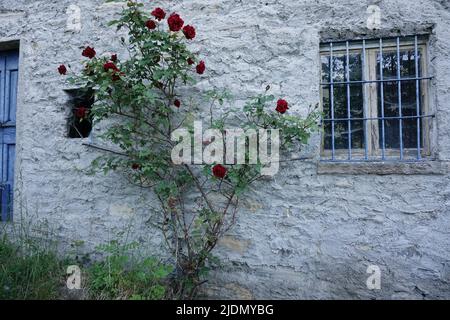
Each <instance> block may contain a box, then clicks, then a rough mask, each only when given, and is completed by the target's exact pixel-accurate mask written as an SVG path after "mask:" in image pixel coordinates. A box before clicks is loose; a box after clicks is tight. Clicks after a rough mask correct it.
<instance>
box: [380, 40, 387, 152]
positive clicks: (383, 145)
mask: <svg viewBox="0 0 450 320" xmlns="http://www.w3.org/2000/svg"><path fill="white" fill-rule="evenodd" d="M383 63H384V60H383V39H380V80H381V82H380V99H381V118H382V119H381V158H382V159H383V160H384V159H385V158H386V135H385V121H384V120H385V117H384V82H383V80H384V76H383Z"/></svg>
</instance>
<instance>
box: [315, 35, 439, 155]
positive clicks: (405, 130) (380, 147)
mask: <svg viewBox="0 0 450 320" xmlns="http://www.w3.org/2000/svg"><path fill="white" fill-rule="evenodd" d="M427 40H428V36H426V35H422V36H418V35H415V36H405V37H394V38H384V39H368V40H365V39H362V40H352V41H339V42H327V43H322V44H321V63H322V82H321V96H322V107H323V111H324V119H323V128H324V134H323V139H322V154H321V155H322V157H321V159H322V161H345V162H348V161H420V160H428V159H430V156H431V148H430V127H431V123H432V119H433V118H434V114H431V113H430V112H429V107H428V94H427V92H428V85H429V80H430V79H432V77H431V76H428V73H427V67H428V66H427Z"/></svg>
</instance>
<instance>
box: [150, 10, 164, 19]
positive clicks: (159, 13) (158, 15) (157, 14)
mask: <svg viewBox="0 0 450 320" xmlns="http://www.w3.org/2000/svg"><path fill="white" fill-rule="evenodd" d="M152 16H154V17H155V18H156V19H158V20H159V21H161V20H162V19H164V18H165V17H166V13H165V12H164V10H163V9H161V8H156V9H155V10H153V11H152Z"/></svg>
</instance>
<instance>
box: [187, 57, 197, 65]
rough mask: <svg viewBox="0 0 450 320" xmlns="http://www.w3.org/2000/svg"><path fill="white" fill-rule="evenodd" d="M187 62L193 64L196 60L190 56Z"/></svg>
mask: <svg viewBox="0 0 450 320" xmlns="http://www.w3.org/2000/svg"><path fill="white" fill-rule="evenodd" d="M187 63H188V65H190V66H191V65H193V64H194V63H195V62H194V60H192V58H188V59H187Z"/></svg>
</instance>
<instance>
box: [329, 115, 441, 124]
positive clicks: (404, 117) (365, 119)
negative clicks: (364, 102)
mask: <svg viewBox="0 0 450 320" xmlns="http://www.w3.org/2000/svg"><path fill="white" fill-rule="evenodd" d="M434 117H436V115H435V114H427V115H419V116H401V117H399V116H397V117H373V118H351V120H355V121H356V120H357V121H372V120H400V119H403V120H405V119H417V118H419V119H423V118H434ZM348 120H349V118H334V119H323V121H328V122H330V121H334V122H336V121H348Z"/></svg>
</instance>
